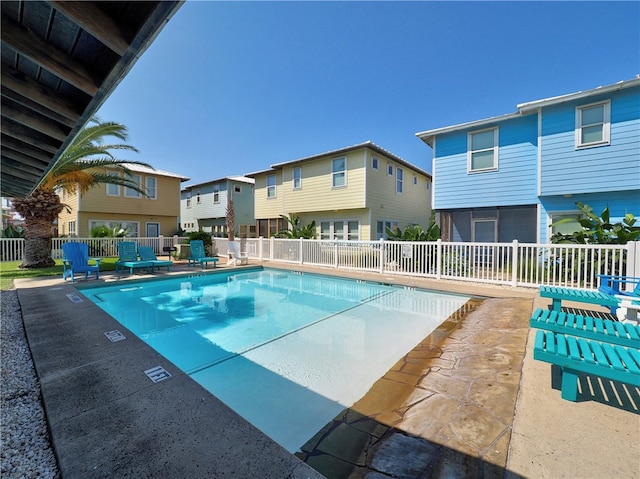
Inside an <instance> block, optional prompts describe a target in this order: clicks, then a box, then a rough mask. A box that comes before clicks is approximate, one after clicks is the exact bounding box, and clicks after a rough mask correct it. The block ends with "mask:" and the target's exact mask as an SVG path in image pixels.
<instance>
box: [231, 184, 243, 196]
mask: <svg viewBox="0 0 640 479" xmlns="http://www.w3.org/2000/svg"><path fill="white" fill-rule="evenodd" d="M233 192H234V193H237V194H239V195H241V194H242V186H240V185H233Z"/></svg>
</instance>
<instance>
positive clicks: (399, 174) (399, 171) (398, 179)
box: [396, 166, 404, 194]
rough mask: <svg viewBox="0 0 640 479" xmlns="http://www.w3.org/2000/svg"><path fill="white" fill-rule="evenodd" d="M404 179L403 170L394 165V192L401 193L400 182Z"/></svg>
mask: <svg viewBox="0 0 640 479" xmlns="http://www.w3.org/2000/svg"><path fill="white" fill-rule="evenodd" d="M403 181H404V170H403V169H402V168H400V167H399V166H397V167H396V193H398V194H402V182H403Z"/></svg>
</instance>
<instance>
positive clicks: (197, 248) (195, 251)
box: [187, 240, 219, 269]
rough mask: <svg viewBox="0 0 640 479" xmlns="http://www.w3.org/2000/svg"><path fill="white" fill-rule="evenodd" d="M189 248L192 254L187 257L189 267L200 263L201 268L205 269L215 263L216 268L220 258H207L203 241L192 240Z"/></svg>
mask: <svg viewBox="0 0 640 479" xmlns="http://www.w3.org/2000/svg"><path fill="white" fill-rule="evenodd" d="M189 246H190V248H189V249H190V251H191V252H190V253H189V256H188V257H187V266H191V265H192V264H193V266H195V265H196V264H197V263H200V267H201V268H202V269H204V267H205V265H206V264H208V263H213V267H214V268H215V267H216V263H217V262H218V259H219V258H218V257H217V256H207V252H206V251H205V249H204V242H203V241H202V240H191V242H190V243H189Z"/></svg>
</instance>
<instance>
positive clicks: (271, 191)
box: [267, 175, 276, 198]
mask: <svg viewBox="0 0 640 479" xmlns="http://www.w3.org/2000/svg"><path fill="white" fill-rule="evenodd" d="M275 197H276V175H269V176H267V198H275Z"/></svg>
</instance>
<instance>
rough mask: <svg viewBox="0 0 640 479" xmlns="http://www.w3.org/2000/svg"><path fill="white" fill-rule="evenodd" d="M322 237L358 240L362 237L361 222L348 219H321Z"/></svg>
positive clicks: (324, 238)
mask: <svg viewBox="0 0 640 479" xmlns="http://www.w3.org/2000/svg"><path fill="white" fill-rule="evenodd" d="M320 239H321V240H351V241H358V240H359V239H360V223H359V222H358V221H348V220H334V221H321V222H320Z"/></svg>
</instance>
